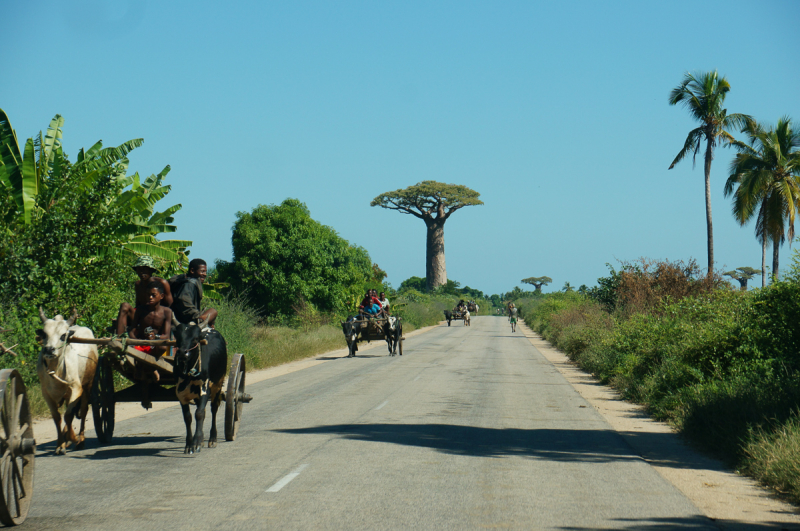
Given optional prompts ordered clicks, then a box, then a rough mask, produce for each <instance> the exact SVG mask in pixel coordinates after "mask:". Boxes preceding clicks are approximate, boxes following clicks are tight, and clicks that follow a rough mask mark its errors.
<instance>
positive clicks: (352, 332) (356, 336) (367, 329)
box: [342, 316, 405, 358]
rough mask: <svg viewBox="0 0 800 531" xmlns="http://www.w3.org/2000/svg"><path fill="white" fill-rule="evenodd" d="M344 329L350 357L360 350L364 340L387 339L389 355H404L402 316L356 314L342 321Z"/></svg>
mask: <svg viewBox="0 0 800 531" xmlns="http://www.w3.org/2000/svg"><path fill="white" fill-rule="evenodd" d="M342 331H343V332H344V337H345V341H347V350H348V352H349V354H348V356H347V357H348V358H353V357H355V355H356V352H358V344H359V343H360V342H362V341H366V342H368V343H369V342H370V341H386V344H387V345H388V347H389V355H390V356H394V355H396V354H400V355H401V356H402V355H403V340H404V339H405V338H404V337H403V319H402V318H401V317H393V316H386V317H375V318H371V319H370V318H367V317H364V316H357V317H356V316H354V317H350V318H348V319H347V320H346V321H343V322H342Z"/></svg>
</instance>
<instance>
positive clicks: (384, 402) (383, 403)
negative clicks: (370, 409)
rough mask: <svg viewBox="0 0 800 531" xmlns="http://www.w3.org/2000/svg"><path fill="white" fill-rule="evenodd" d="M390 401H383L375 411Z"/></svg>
mask: <svg viewBox="0 0 800 531" xmlns="http://www.w3.org/2000/svg"><path fill="white" fill-rule="evenodd" d="M388 403H389V401H388V400H384V401H383V402H381V405H379V406H378V407H376V408H375V411H378V410H379V409H381V408H383V406H385V405H386V404H388Z"/></svg>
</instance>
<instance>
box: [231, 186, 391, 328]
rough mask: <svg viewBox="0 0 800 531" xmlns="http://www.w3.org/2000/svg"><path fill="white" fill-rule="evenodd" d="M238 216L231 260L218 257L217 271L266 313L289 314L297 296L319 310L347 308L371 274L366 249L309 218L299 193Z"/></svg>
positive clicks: (294, 305)
mask: <svg viewBox="0 0 800 531" xmlns="http://www.w3.org/2000/svg"><path fill="white" fill-rule="evenodd" d="M236 218H237V219H236V222H235V223H234V226H233V237H232V243H233V262H231V263H226V262H218V263H217V266H218V269H219V277H220V280H224V281H229V282H231V284H232V285H233V286H234V287H235V288H236V289H238V290H239V291H240V292H242V293H245V294H246V295H247V296H248V298H249V299H250V300H251V302H252V304H253V306H254V307H255V308H258V309H259V310H260V311H261V312H262V313H264V314H266V315H278V314H280V315H291V314H292V313H294V309H293V308H294V307H297V305H298V304H300V303H301V301H303V303H305V302H308V303H311V304H313V305H314V306H315V307H316V308H317V309H319V310H322V311H343V310H346V309H347V308H348V307H349V306H350V305H351V304H352V303H353V302H354V301H356V300H358V299H359V297H360V296H361V295H363V293H362V290H363V289H364V286H365V283H367V282H369V281H371V280H374V278H375V274H376V271H375V270H374V269H373V264H372V262H371V260H370V257H369V254H367V251H366V250H365V249H363V248H362V247H358V246H354V245H350V243H348V242H347V240H345V239H343V238H342V237H340V236H339V235H338V234H337V233H336V231H335V230H333V229H332V228H331V227H328V226H326V225H323V224H321V223H319V222H318V221H315V220H314V219H312V218H311V214H310V212H309V210H308V208H307V207H306V205H305V204H304V203H301V202H300V201H299V200H297V199H286V200H285V201H284V202H283V203H281V204H280V205H269V206H265V205H259V206H257V207H256V208H254V209H253V211H252V212H239V213H237V214H236Z"/></svg>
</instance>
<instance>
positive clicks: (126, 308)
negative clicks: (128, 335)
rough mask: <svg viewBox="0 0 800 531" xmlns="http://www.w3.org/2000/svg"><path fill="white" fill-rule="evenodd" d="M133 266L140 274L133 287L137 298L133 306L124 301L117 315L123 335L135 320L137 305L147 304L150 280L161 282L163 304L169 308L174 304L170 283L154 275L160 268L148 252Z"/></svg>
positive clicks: (119, 332)
mask: <svg viewBox="0 0 800 531" xmlns="http://www.w3.org/2000/svg"><path fill="white" fill-rule="evenodd" d="M132 267H133V270H134V271H136V274H137V275H138V276H139V280H137V281H136V283H135V284H134V285H133V289H134V291H135V292H136V300H135V301H134V303H133V306H131V305H130V304H128V303H127V302H123V303H122V304H121V305H120V307H119V315H118V316H117V330H116V332H117V335H118V336H121V335H122V334H124V333H125V332H127V330H128V327H129V326H130V324H129V323H131V322H133V314H134V312H135V311H136V307H138V306H142V305H146V304H147V298H148V296H149V293H150V292H149V290H148V286H149V285H150V282H152V281H155V282H158V283H159V284H161V288H162V289H163V291H164V298H163V299H162V300H161V305H162V306H166V307H168V308H169V307H170V306H171V305H172V292H171V291H170V289H169V283H168V282H167V281H166V280H164V279H163V278H161V277H156V276H153V274H154V273H155V272H156V271H158V269H157V268H156V264H155V261H154V260H153V257H152V256H148V255H146V254H143V255H141V256H139V257H138V258H137V259H136V261H135V262H134V263H133V266H132Z"/></svg>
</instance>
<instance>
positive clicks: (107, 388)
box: [69, 337, 251, 444]
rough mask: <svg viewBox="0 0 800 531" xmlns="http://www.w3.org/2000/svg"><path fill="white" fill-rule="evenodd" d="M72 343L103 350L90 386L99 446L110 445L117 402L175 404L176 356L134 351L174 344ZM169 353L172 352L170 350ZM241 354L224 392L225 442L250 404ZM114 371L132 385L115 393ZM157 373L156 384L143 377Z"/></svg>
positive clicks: (139, 341) (231, 437) (79, 340)
mask: <svg viewBox="0 0 800 531" xmlns="http://www.w3.org/2000/svg"><path fill="white" fill-rule="evenodd" d="M69 341H71V342H73V343H88V344H93V345H100V346H104V347H106V350H105V352H104V353H103V354H102V355H101V356H100V361H99V366H98V367H97V371H96V372H95V376H94V384H93V385H92V416H93V417H94V428H95V432H96V433H97V439H98V440H99V441H100V442H101V443H106V444H108V443H110V442H111V438H112V437H113V435H114V406H115V404H116V403H117V402H142V403H143V404H147V403H152V402H177V401H178V397H177V395H176V393H175V385H176V384H177V383H178V382H177V378H176V377H175V376H174V374H173V372H174V366H173V363H174V360H175V357H174V355H172V354H171V353H170V351H168V355H165V356H161V357H156V356H153V355H151V354H148V353H146V352H142V351H140V350H136V349H135V348H133V347H134V346H151V347H174V346H175V341H167V340H163V339H161V340H146V339H127V340H126V341H125V344H124V345H123V343H122V341H121V340H119V339H115V338H95V339H85V338H75V337H74V338H70V339H69ZM170 350H171V349H170ZM245 369H246V367H245V360H244V355H242V354H234V355H233V359H232V361H231V367H230V371H229V372H228V384H227V388H226V390H225V396H224V400H225V440H226V441H233V440H234V439H236V433H237V432H238V431H239V423H240V421H241V419H242V409H243V407H242V406H243V405H244V404H245V403H247V402H249V401H250V399H251V397H250V395H248V394H246V393H245V391H244V387H245ZM114 371H116V372H118V373H119V374H121V375H122V376H124V377H125V378H127V379H128V380H130V381H131V382H133V385H131V386H129V387H126V388H124V389H121V390H119V391H115V390H114ZM153 371H158V376H159V379H158V382H153V381H151V380H152V378H148V377H146V375H148V373H149V375H153Z"/></svg>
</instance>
